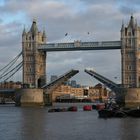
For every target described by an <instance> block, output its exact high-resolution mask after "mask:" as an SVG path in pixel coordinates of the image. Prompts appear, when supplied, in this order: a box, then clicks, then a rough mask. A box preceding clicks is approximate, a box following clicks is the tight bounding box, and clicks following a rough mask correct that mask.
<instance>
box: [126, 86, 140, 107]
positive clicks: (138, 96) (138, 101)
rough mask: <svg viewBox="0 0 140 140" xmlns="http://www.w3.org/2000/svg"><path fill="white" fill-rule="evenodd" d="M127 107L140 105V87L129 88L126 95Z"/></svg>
mask: <svg viewBox="0 0 140 140" xmlns="http://www.w3.org/2000/svg"><path fill="white" fill-rule="evenodd" d="M125 106H126V107H130V108H133V107H140V88H128V89H126V95H125Z"/></svg>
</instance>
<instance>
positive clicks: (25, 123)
mask: <svg viewBox="0 0 140 140" xmlns="http://www.w3.org/2000/svg"><path fill="white" fill-rule="evenodd" d="M21 113H22V124H21V139H22V140H43V139H44V138H46V137H47V132H46V129H45V125H46V118H47V117H46V115H47V110H46V109H45V108H22V112H21Z"/></svg>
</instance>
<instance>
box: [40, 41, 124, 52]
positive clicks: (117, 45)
mask: <svg viewBox="0 0 140 140" xmlns="http://www.w3.org/2000/svg"><path fill="white" fill-rule="evenodd" d="M114 49H121V41H101V42H81V41H74V42H68V43H47V44H40V45H39V47H38V50H42V51H46V52H53V51H79V50H114Z"/></svg>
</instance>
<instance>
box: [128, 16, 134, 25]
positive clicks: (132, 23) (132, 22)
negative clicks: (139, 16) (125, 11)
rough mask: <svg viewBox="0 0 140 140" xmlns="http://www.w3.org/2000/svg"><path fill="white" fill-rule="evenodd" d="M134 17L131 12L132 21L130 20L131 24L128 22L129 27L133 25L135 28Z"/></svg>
mask: <svg viewBox="0 0 140 140" xmlns="http://www.w3.org/2000/svg"><path fill="white" fill-rule="evenodd" d="M134 26H135V25H134V17H133V14H131V17H130V21H129V24H128V27H132V28H134Z"/></svg>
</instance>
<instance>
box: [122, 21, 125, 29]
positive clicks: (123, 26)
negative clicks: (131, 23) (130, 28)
mask: <svg viewBox="0 0 140 140" xmlns="http://www.w3.org/2000/svg"><path fill="white" fill-rule="evenodd" d="M124 30H125V27H124V21H123V20H122V28H121V31H124Z"/></svg>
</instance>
